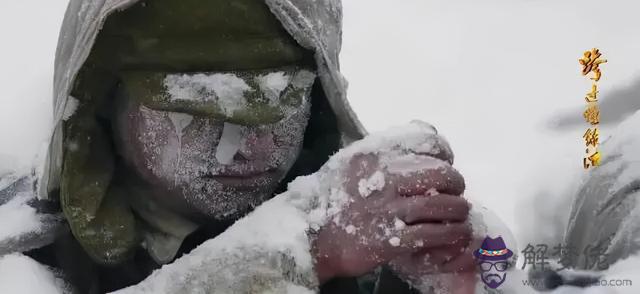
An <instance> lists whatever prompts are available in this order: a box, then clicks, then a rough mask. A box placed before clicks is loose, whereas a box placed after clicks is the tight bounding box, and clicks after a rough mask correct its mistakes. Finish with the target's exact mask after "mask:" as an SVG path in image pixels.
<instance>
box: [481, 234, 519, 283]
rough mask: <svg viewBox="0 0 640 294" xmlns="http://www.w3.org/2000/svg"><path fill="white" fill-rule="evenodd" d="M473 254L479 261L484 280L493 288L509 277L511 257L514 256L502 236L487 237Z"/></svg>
mask: <svg viewBox="0 0 640 294" xmlns="http://www.w3.org/2000/svg"><path fill="white" fill-rule="evenodd" d="M473 255H474V256H475V257H476V259H477V261H478V265H479V268H480V277H481V278H482V282H484V283H485V285H487V286H488V287H489V288H491V289H496V288H498V287H500V285H502V283H504V281H505V280H506V278H507V269H508V268H509V258H510V257H511V256H513V252H512V251H511V250H509V249H507V245H506V244H504V240H502V237H498V238H495V239H492V238H491V237H487V238H485V239H484V241H483V242H482V246H480V248H479V249H478V250H476V251H474V252H473Z"/></svg>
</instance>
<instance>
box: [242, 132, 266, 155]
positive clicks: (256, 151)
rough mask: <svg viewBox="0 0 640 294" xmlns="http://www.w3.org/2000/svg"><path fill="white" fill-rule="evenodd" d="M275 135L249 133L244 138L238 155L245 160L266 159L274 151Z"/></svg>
mask: <svg viewBox="0 0 640 294" xmlns="http://www.w3.org/2000/svg"><path fill="white" fill-rule="evenodd" d="M274 146H275V144H274V141H273V134H272V133H271V132H259V131H249V133H248V134H247V135H246V136H245V137H244V138H242V141H241V144H240V149H238V154H237V155H240V156H241V157H242V158H244V159H248V160H253V159H266V158H267V157H268V156H269V154H270V153H271V152H272V151H273V149H274Z"/></svg>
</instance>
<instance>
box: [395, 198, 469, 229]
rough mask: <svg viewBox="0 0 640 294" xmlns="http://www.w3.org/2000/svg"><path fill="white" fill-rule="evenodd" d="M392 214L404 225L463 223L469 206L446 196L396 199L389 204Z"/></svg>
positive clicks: (460, 200)
mask: <svg viewBox="0 0 640 294" xmlns="http://www.w3.org/2000/svg"><path fill="white" fill-rule="evenodd" d="M389 209H390V212H391V213H392V214H394V215H395V216H397V217H398V218H399V219H400V220H402V221H404V222H405V223H406V224H409V225H412V224H416V223H424V222H463V221H465V220H467V218H468V217H469V210H470V209H471V205H470V204H469V202H467V200H466V199H464V198H462V197H458V196H451V195H446V194H439V195H434V196H431V197H424V196H413V197H398V198H396V199H394V200H393V201H392V202H391V203H390V204H389Z"/></svg>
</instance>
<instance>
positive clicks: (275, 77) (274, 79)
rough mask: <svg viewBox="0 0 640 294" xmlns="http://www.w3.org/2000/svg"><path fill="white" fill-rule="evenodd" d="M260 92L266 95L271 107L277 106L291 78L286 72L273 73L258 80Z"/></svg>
mask: <svg viewBox="0 0 640 294" xmlns="http://www.w3.org/2000/svg"><path fill="white" fill-rule="evenodd" d="M256 80H257V82H258V85H259V86H260V90H262V92H263V93H264V94H265V96H266V97H267V99H269V102H270V104H271V105H276V104H277V103H278V99H279V98H280V94H282V91H284V89H286V88H287V86H288V85H289V82H290V81H291V77H290V76H288V75H287V74H286V73H284V72H281V71H280V72H273V73H268V74H266V75H262V76H259V77H257V78H256Z"/></svg>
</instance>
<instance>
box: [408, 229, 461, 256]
mask: <svg viewBox="0 0 640 294" xmlns="http://www.w3.org/2000/svg"><path fill="white" fill-rule="evenodd" d="M471 234H472V230H471V227H470V226H469V225H468V224H466V223H452V224H433V223H428V224H418V225H412V226H408V227H406V228H404V229H402V230H401V231H400V232H399V234H398V235H399V241H400V242H399V244H398V247H402V248H409V249H411V252H416V251H417V250H421V249H426V248H434V247H440V246H445V245H451V244H455V243H456V242H460V241H464V240H465V239H467V240H468V239H470V238H471Z"/></svg>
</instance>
